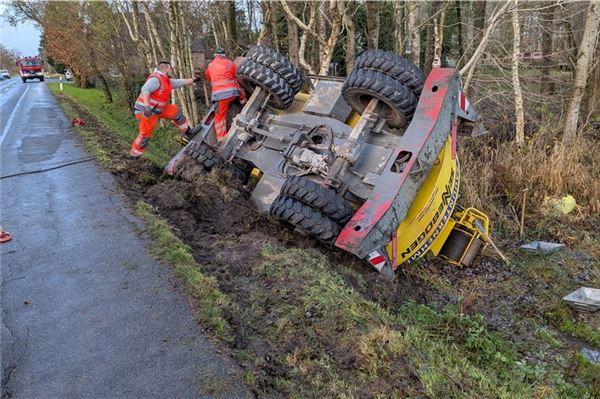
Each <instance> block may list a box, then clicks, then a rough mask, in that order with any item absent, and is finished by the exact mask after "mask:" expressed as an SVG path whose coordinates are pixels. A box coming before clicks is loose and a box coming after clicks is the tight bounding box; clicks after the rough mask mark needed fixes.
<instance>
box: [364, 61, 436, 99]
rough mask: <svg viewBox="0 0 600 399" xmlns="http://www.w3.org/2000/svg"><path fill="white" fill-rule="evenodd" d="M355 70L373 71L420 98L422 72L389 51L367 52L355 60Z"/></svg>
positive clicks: (423, 78) (423, 79)
mask: <svg viewBox="0 0 600 399" xmlns="http://www.w3.org/2000/svg"><path fill="white" fill-rule="evenodd" d="M356 69H373V70H375V71H379V72H383V73H385V74H386V75H389V76H391V77H393V78H394V79H396V80H398V81H400V82H402V83H403V84H404V85H405V86H407V87H408V88H409V89H410V90H411V91H412V92H413V94H414V95H415V96H417V97H418V96H420V95H421V91H422V90H423V85H424V84H425V76H424V75H423V72H422V71H421V70H420V69H419V67H417V66H416V65H414V64H413V63H412V62H410V61H409V60H408V59H406V58H404V57H402V56H399V55H398V54H396V53H392V52H391V51H383V50H379V49H374V50H367V51H365V52H364V53H362V54H361V56H360V57H358V59H357V60H356Z"/></svg>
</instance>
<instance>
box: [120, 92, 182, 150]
mask: <svg viewBox="0 0 600 399" xmlns="http://www.w3.org/2000/svg"><path fill="white" fill-rule="evenodd" d="M135 117H136V119H137V120H138V121H139V133H138V135H137V137H136V138H135V140H133V144H132V145H131V151H129V154H131V155H132V156H134V157H139V156H141V155H142V154H143V153H144V150H145V149H146V147H147V146H148V142H149V141H150V138H152V135H153V134H154V128H155V127H156V124H157V123H158V120H159V119H161V118H162V119H170V120H172V121H173V124H174V125H175V126H176V127H177V128H178V129H179V131H180V132H181V134H184V133H185V132H187V130H188V129H189V125H188V123H187V120H186V119H185V115H183V112H181V111H180V110H179V108H178V107H177V105H175V104H167V105H165V108H164V109H163V111H162V112H161V113H160V114H153V115H152V116H150V117H148V118H147V117H145V116H144V114H143V113H138V114H136V115H135Z"/></svg>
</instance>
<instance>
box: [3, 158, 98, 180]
mask: <svg viewBox="0 0 600 399" xmlns="http://www.w3.org/2000/svg"><path fill="white" fill-rule="evenodd" d="M94 159H96V158H95V157H87V158H81V159H76V160H74V161H70V162H65V163H62V164H60V165H56V166H52V167H50V168H45V169H37V170H30V171H27V172H19V173H14V174H12V175H6V176H0V180H3V179H8V178H11V177H17V176H23V175H32V174H35V173H42V172H48V171H50V170H54V169H60V168H64V167H65V166H70V165H75V164H78V163H83V162H89V161H93V160H94Z"/></svg>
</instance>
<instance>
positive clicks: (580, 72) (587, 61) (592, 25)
mask: <svg viewBox="0 0 600 399" xmlns="http://www.w3.org/2000/svg"><path fill="white" fill-rule="evenodd" d="M599 25H600V2H599V1H597V0H591V1H590V4H589V6H588V11H587V16H586V19H585V26H584V28H583V37H582V38H581V44H580V45H579V52H578V55H577V66H576V68H575V79H574V82H573V94H572V96H571V101H570V102H569V107H568V109H567V115H566V121H565V132H564V136H563V143H565V144H571V143H572V142H573V140H574V138H575V136H576V135H577V122H578V121H579V112H580V108H581V100H582V98H583V93H584V91H585V86H586V84H587V80H588V75H589V72H590V66H591V63H592V59H593V57H594V50H595V48H596V38H597V36H598V27H599Z"/></svg>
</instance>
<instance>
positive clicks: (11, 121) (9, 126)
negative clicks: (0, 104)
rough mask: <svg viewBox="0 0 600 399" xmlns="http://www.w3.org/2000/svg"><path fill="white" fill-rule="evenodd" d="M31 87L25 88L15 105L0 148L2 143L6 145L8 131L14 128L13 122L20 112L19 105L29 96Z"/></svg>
mask: <svg viewBox="0 0 600 399" xmlns="http://www.w3.org/2000/svg"><path fill="white" fill-rule="evenodd" d="M30 87H31V86H27V88H25V91H24V92H23V94H21V97H19V100H18V101H17V103H16V104H15V107H14V108H13V111H12V113H11V114H10V116H9V117H8V121H7V122H6V126H4V129H3V130H2V137H0V146H1V145H2V143H4V139H5V138H6V136H8V131H9V130H10V128H11V127H12V124H13V121H14V120H15V116H16V115H17V111H18V110H19V105H21V101H23V98H24V97H25V94H27V91H28V90H29V88H30Z"/></svg>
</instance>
